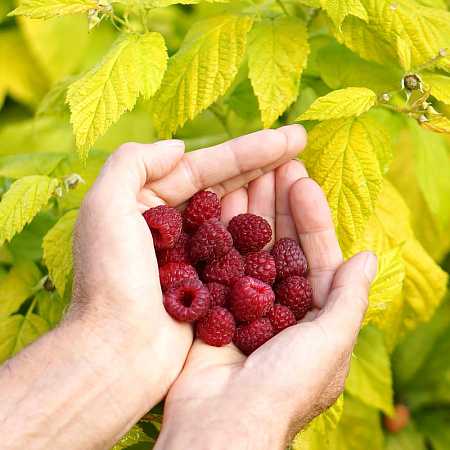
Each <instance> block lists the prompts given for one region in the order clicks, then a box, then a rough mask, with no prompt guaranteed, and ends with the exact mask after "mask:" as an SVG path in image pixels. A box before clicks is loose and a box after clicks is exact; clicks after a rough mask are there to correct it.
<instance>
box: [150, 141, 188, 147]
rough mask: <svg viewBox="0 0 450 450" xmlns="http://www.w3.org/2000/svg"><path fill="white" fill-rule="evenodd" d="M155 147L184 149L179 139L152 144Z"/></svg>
mask: <svg viewBox="0 0 450 450" xmlns="http://www.w3.org/2000/svg"><path fill="white" fill-rule="evenodd" d="M154 144H155V145H161V146H163V147H175V146H180V145H182V146H183V147H184V142H183V141H181V140H180V139H167V140H165V141H158V142H154Z"/></svg>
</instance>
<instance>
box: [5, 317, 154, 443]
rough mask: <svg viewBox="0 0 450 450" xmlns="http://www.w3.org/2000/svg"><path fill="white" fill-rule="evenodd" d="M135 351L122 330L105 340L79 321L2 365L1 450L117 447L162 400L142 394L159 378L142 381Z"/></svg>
mask: <svg viewBox="0 0 450 450" xmlns="http://www.w3.org/2000/svg"><path fill="white" fill-rule="evenodd" d="M111 340H112V341H111ZM134 346H135V344H134V343H133V342H132V341H130V340H128V339H127V338H124V337H123V336H122V335H121V334H120V333H119V332H117V333H115V334H114V335H113V334H108V335H107V336H102V334H101V332H99V330H98V329H95V327H91V326H89V325H88V324H86V323H85V322H83V321H81V320H76V321H73V322H70V323H66V324H64V325H62V326H61V327H59V328H57V329H55V330H53V331H51V332H50V333H48V334H47V335H45V336H43V337H42V338H41V339H40V340H38V341H37V342H35V343H34V344H32V345H31V346H30V347H28V348H27V349H26V350H25V351H23V352H22V353H20V354H19V355H17V356H16V357H15V358H13V359H11V360H10V361H8V362H7V363H6V364H4V365H3V366H2V367H1V368H0V405H1V406H0V435H1V436H2V448H5V449H8V450H9V449H11V450H12V449H24V448H27V449H47V450H48V449H60V448H71V449H83V450H87V449H91V448H92V449H102V448H105V449H107V448H110V447H111V446H112V445H114V444H115V442H117V441H118V440H119V439H120V438H121V437H122V436H123V435H124V434H125V433H126V432H127V431H128V429H129V428H131V426H132V425H133V424H134V423H135V422H136V421H137V420H138V419H139V417H140V416H142V415H143V414H144V413H145V412H146V411H148V410H149V409H150V408H151V407H152V406H153V405H154V404H155V403H156V402H157V401H159V400H160V398H159V397H160V394H158V393H153V394H152V393H151V392H147V391H146V387H147V386H158V382H159V380H148V379H146V378H145V376H146V375H147V373H146V374H145V376H144V374H143V373H142V372H141V370H140V362H139V358H140V356H139V348H134ZM118 349H120V351H119V350H118ZM128 355H133V359H131V357H128ZM145 356H147V355H145ZM143 357H144V355H143Z"/></svg>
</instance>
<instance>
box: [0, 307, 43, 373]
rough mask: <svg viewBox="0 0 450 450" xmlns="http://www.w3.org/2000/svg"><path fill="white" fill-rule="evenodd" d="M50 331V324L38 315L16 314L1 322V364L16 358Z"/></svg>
mask: <svg viewBox="0 0 450 450" xmlns="http://www.w3.org/2000/svg"><path fill="white" fill-rule="evenodd" d="M46 331H48V324H47V322H46V321H45V320H44V319H43V318H42V317H39V316H38V315H37V314H33V313H28V314H27V315H26V316H23V315H21V314H15V315H14V316H11V317H7V318H4V319H1V320H0V364H1V363H3V362H4V361H6V360H7V359H9V358H11V356H14V355H15V354H16V353H18V352H19V351H20V350H22V349H23V348H24V347H26V346H27V345H28V344H31V343H32V342H33V341H35V340H36V339H37V338H38V337H39V336H40V335H41V334H44V333H45V332H46Z"/></svg>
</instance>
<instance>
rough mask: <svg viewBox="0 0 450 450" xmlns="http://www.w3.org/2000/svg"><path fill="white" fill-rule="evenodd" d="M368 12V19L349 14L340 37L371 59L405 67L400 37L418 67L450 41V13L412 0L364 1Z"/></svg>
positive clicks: (335, 28) (340, 29)
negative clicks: (398, 51) (399, 45)
mask: <svg viewBox="0 0 450 450" xmlns="http://www.w3.org/2000/svg"><path fill="white" fill-rule="evenodd" d="M360 1H361V3H362V5H363V6H364V8H365V10H366V11H367V13H368V17H369V19H368V22H367V23H366V22H364V21H363V20H361V19H360V18H358V17H355V16H352V15H349V16H347V17H346V18H345V19H344V21H343V22H342V24H341V27H340V28H338V27H336V26H334V27H333V28H334V29H333V32H334V34H335V36H336V38H337V39H338V40H339V41H340V42H342V43H344V44H345V45H346V46H347V47H349V48H350V49H351V50H353V51H356V52H357V53H359V55H360V56H361V57H362V58H364V59H367V60H369V61H375V62H378V63H379V64H383V65H385V64H388V65H389V64H390V65H397V66H401V63H400V61H399V57H398V54H397V38H398V37H400V38H401V39H403V40H404V41H405V42H406V44H407V45H409V48H410V51H411V67H412V68H413V69H414V68H417V67H419V66H421V65H423V64H425V63H427V62H429V61H430V60H431V59H432V58H435V57H436V56H437V55H438V52H439V50H440V49H441V48H447V47H448V44H449V42H450V30H449V27H448V23H449V22H450V13H449V12H447V11H443V10H439V9H436V8H427V7H424V6H421V5H419V4H418V3H417V2H415V1H410V0H397V1H395V2H393V1H391V0H360Z"/></svg>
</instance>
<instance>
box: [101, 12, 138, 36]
mask: <svg viewBox="0 0 450 450" xmlns="http://www.w3.org/2000/svg"><path fill="white" fill-rule="evenodd" d="M102 13H103V14H105V15H106V16H108V17H109V18H110V19H111V21H112V22H113V23H114V24H115V22H119V23H120V24H121V25H122V26H123V27H125V28H126V29H127V30H128V31H131V32H132V33H136V30H133V28H132V27H130V24H128V23H127V22H125V20H123V19H121V18H120V17H119V16H116V15H115V14H114V13H112V12H111V11H108V10H107V9H105V10H102Z"/></svg>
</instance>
